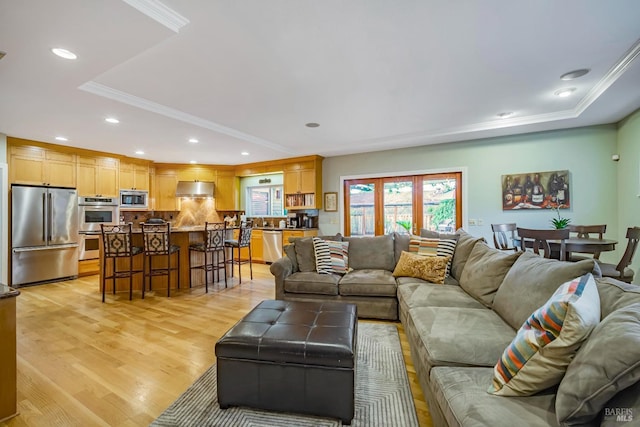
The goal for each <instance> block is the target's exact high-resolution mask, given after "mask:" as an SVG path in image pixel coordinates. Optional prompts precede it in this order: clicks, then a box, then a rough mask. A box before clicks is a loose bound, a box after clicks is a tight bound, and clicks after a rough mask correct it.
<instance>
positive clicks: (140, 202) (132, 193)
mask: <svg viewBox="0 0 640 427" xmlns="http://www.w3.org/2000/svg"><path fill="white" fill-rule="evenodd" d="M120 209H124V210H127V209H128V210H136V209H137V210H147V209H149V192H148V191H145V190H120Z"/></svg>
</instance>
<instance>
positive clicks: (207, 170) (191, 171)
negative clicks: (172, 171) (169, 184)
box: [178, 166, 216, 182]
mask: <svg viewBox="0 0 640 427" xmlns="http://www.w3.org/2000/svg"><path fill="white" fill-rule="evenodd" d="M178 181H206V182H215V181H216V169H215V168H214V167H213V166H185V167H182V168H180V169H178Z"/></svg>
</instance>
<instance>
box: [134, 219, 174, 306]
mask: <svg viewBox="0 0 640 427" xmlns="http://www.w3.org/2000/svg"><path fill="white" fill-rule="evenodd" d="M141 225H142V241H143V243H144V263H145V269H144V270H145V273H144V283H143V285H142V286H145V285H146V282H147V277H148V278H149V290H151V284H152V281H153V277H154V276H167V296H168V297H169V296H171V272H172V271H175V272H176V275H177V276H178V289H180V246H178V245H172V244H171V223H169V222H165V223H163V224H155V223H154V224H148V223H147V224H144V223H143V224H141ZM173 254H176V255H175V259H176V264H177V265H174V266H173V267H172V266H171V258H172V255H173ZM154 258H155V259H157V260H158V261H161V262H162V265H160V266H158V265H157V264H156V266H155V267H154V266H153V260H154ZM147 261H148V262H149V266H148V267H147Z"/></svg>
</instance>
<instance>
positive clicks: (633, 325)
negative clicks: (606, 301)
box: [556, 303, 640, 425]
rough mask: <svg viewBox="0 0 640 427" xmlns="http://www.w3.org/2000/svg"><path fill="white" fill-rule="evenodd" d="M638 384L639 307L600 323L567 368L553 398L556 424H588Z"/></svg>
mask: <svg viewBox="0 0 640 427" xmlns="http://www.w3.org/2000/svg"><path fill="white" fill-rule="evenodd" d="M638 381H640V303H636V304H631V305H629V306H626V307H623V308H620V309H618V310H616V311H614V312H613V313H611V314H610V315H609V316H607V317H606V318H605V319H604V320H602V322H601V323H600V324H599V325H598V326H597V327H596V328H595V329H594V330H593V332H592V333H591V336H590V337H589V339H588V340H587V341H586V342H585V343H584V345H583V346H582V348H581V349H580V350H579V351H578V353H577V354H576V357H575V358H574V359H573V361H572V362H571V363H570V364H569V367H568V368H567V372H566V374H565V375H564V378H563V379H562V382H561V383H560V387H559V388H558V394H557V397H556V414H557V417H558V422H559V423H561V424H562V425H585V424H588V423H589V422H591V421H593V420H594V419H595V418H596V417H597V416H598V414H599V413H600V411H601V410H602V408H603V407H604V406H605V404H606V403H607V402H608V401H609V400H611V398H613V397H614V396H615V395H616V394H617V393H618V392H619V391H620V390H623V389H626V388H627V387H630V386H631V385H633V384H635V383H637V382H638ZM634 415H637V414H634ZM614 420H615V419H614Z"/></svg>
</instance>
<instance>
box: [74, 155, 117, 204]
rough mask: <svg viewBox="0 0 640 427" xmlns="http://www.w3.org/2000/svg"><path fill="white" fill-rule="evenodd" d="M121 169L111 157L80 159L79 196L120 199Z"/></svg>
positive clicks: (78, 171)
mask: <svg viewBox="0 0 640 427" xmlns="http://www.w3.org/2000/svg"><path fill="white" fill-rule="evenodd" d="M119 167H120V161H119V160H118V159H114V158H111V157H78V169H77V174H78V195H80V196H100V197H118V194H119V189H118V187H119V186H118V171H119Z"/></svg>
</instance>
